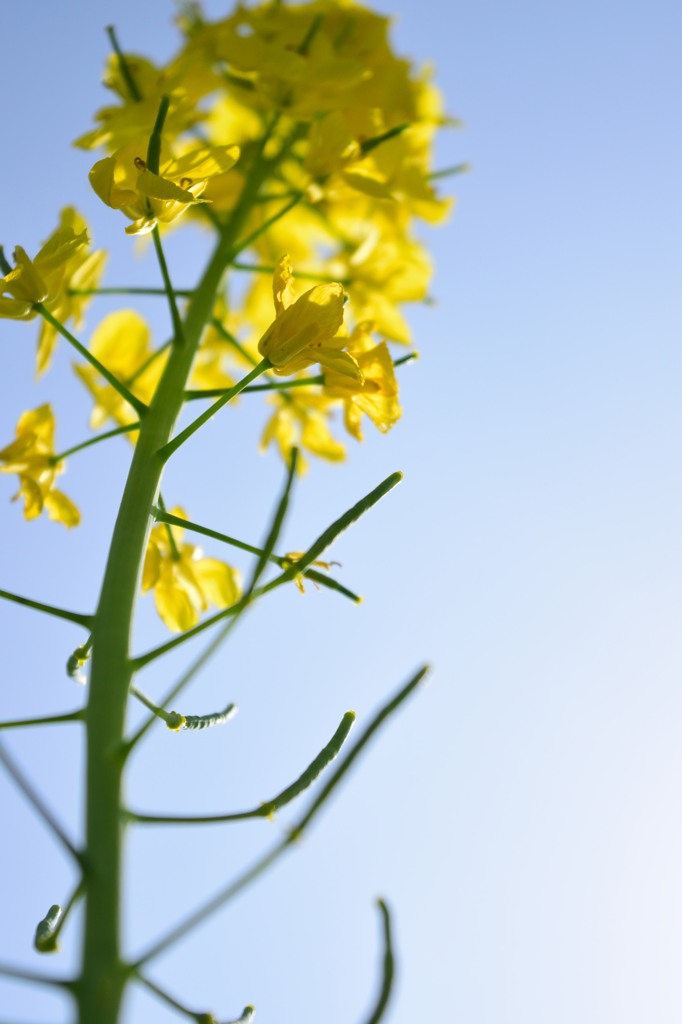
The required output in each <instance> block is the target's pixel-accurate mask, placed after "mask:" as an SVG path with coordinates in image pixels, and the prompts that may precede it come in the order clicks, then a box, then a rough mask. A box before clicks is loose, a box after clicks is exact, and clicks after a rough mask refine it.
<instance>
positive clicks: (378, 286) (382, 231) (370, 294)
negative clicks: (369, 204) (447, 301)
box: [328, 202, 432, 344]
mask: <svg viewBox="0 0 682 1024" xmlns="http://www.w3.org/2000/svg"><path fill="white" fill-rule="evenodd" d="M375 206H376V204H375ZM364 207H365V204H364V202H363V203H360V204H359V206H358V208H357V209H356V210H352V209H351V208H349V207H347V208H346V210H345V211H344V212H341V211H340V212H339V217H338V223H339V225H340V226H342V228H343V230H344V232H345V233H347V234H348V236H349V239H350V238H355V239H357V245H356V248H355V249H349V250H348V251H347V253H345V254H344V255H343V256H342V257H339V258H336V259H333V260H332V261H331V262H330V264H329V267H328V269H329V271H330V273H332V274H339V276H343V277H346V278H348V279H349V284H348V294H349V296H350V306H351V308H352V310H353V314H354V316H355V317H356V318H357V319H358V320H372V321H374V323H375V324H376V329H377V330H378V331H379V332H380V333H381V334H383V335H384V336H385V337H386V338H388V339H389V340H390V341H397V342H399V343H401V344H409V343H410V328H409V325H408V324H407V321H406V320H405V318H404V316H403V315H402V312H401V310H400V306H401V305H402V304H403V303H405V302H420V301H423V300H424V299H425V298H426V296H427V293H428V287H429V281H430V278H431V270H432V268H431V260H430V258H429V255H428V253H427V252H426V250H425V248H424V247H423V245H421V244H420V243H419V242H417V241H416V240H415V239H413V238H411V237H409V235H408V234H407V232H406V231H405V230H404V229H403V228H402V226H401V225H400V223H399V222H396V220H395V219H392V218H391V217H390V216H388V215H386V213H380V212H379V211H378V210H377V209H376V208H375V209H374V211H373V216H372V219H371V221H369V219H368V217H367V215H366V212H365V208H364ZM368 223H369V227H368Z"/></svg>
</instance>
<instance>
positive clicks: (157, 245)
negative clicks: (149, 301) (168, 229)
mask: <svg viewBox="0 0 682 1024" xmlns="http://www.w3.org/2000/svg"><path fill="white" fill-rule="evenodd" d="M152 239H153V241H154V249H155V250H156V258H157V260H158V261H159V268H160V270H161V276H162V277H163V284H164V290H165V292H166V297H167V299H168V306H169V308H170V314H171V322H172V324H173V336H174V337H175V339H176V342H177V344H178V345H183V344H184V341H185V338H184V332H183V328H182V319H181V317H180V312H179V310H178V304H177V302H176V301H175V294H176V293H175V291H174V290H173V285H172V283H171V279H170V274H169V272H168V264H167V263H166V256H165V253H164V251H163V244H162V242H161V233H160V232H159V227H158V225H155V226H154V228H153V229H152Z"/></svg>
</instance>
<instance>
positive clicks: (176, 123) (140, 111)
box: [74, 53, 219, 153]
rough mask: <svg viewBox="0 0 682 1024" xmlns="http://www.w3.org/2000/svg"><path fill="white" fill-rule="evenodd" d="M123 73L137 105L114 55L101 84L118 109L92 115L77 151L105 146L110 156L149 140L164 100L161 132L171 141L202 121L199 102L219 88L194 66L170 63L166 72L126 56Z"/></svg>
mask: <svg viewBox="0 0 682 1024" xmlns="http://www.w3.org/2000/svg"><path fill="white" fill-rule="evenodd" d="M125 60H126V65H127V69H128V71H129V73H130V75H131V77H132V79H133V81H134V83H135V87H136V89H137V91H138V93H139V94H140V97H141V98H140V99H136V98H135V99H134V98H133V97H132V96H131V95H130V87H129V84H128V82H127V81H126V79H125V77H124V76H123V73H122V71H121V61H120V59H119V58H118V56H117V55H116V54H113V53H112V54H111V55H110V56H109V58H108V60H107V65H106V68H105V73H104V79H103V84H104V85H105V86H106V87H107V88H108V89H111V90H112V92H114V93H116V95H117V96H118V97H119V99H120V100H121V105H120V106H107V107H102V108H101V109H100V110H98V111H97V113H96V114H95V121H97V122H98V126H97V127H96V128H94V129H93V130H92V131H89V132H86V133H85V134H84V135H81V136H80V137H79V138H78V139H76V140H75V142H74V145H75V146H78V147H79V148H80V149H97V148H98V147H100V146H105V147H106V149H107V150H108V151H109V152H110V153H113V152H115V151H116V150H117V149H120V148H121V146H125V145H127V143H129V142H131V141H132V140H134V139H137V138H139V137H140V136H144V137H146V138H149V135H150V133H151V130H152V127H153V125H154V121H155V119H156V115H157V112H158V109H159V103H160V102H161V98H162V97H163V96H170V97H171V105H170V109H169V111H168V116H167V118H166V123H165V128H164V130H165V132H166V134H168V135H171V136H172V137H173V138H175V137H177V136H178V135H180V134H181V133H182V132H184V131H187V130H190V129H192V128H193V127H194V126H195V125H196V124H197V123H198V122H200V121H202V120H203V119H204V117H205V116H206V115H205V113H204V112H203V111H201V110H198V109H197V108H196V103H197V100H198V99H200V98H201V96H202V95H204V94H205V93H208V92H213V91H214V90H215V88H216V86H217V85H218V84H219V82H218V81H217V79H216V76H215V74H214V73H213V72H212V71H211V70H210V69H209V68H207V67H206V66H205V65H204V67H199V66H198V65H197V64H196V63H195V64H194V66H190V65H189V63H188V61H187V60H186V59H185V60H182V61H181V63H178V61H175V62H171V63H170V64H169V65H168V66H167V67H165V68H158V67H156V65H154V64H152V62H151V61H150V60H147V58H146V57H141V56H139V55H138V54H133V53H128V54H126V56H125Z"/></svg>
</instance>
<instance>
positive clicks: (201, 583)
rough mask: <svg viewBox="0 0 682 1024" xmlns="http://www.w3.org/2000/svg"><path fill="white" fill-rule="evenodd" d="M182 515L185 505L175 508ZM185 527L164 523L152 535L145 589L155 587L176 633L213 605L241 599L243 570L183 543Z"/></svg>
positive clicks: (224, 605) (160, 607)
mask: <svg viewBox="0 0 682 1024" xmlns="http://www.w3.org/2000/svg"><path fill="white" fill-rule="evenodd" d="M171 514H172V515H174V516H177V517H178V518H180V519H185V518H186V516H185V514H184V512H183V511H182V509H179V508H174V509H171ZM184 532H185V531H184V530H183V529H182V528H181V527H178V526H168V525H166V524H164V523H160V524H159V525H158V526H155V527H154V529H153V530H152V532H151V536H150V538H149V544H148V546H147V554H146V556H145V560H144V568H143V571H142V589H143V590H153V591H154V603H155V605H156V610H157V612H158V613H159V615H160V617H161V618H162V619H163V621H164V622H165V624H166V625H167V626H168V628H169V629H170V630H171V631H172V632H173V633H184V632H185V630H187V629H191V628H192V626H196V624H197V622H198V621H199V616H200V614H201V613H202V612H205V611H206V610H207V608H208V607H209V605H211V604H212V605H215V607H216V608H228V607H229V606H230V605H233V604H235V603H236V602H237V601H238V600H239V596H240V594H241V588H240V584H239V574H238V573H237V571H236V569H232V568H231V567H230V566H229V565H226V564H225V562H220V561H219V560H218V559H217V558H202V557H201V549H200V548H198V547H195V545H193V544H183V543H182V538H183V535H184Z"/></svg>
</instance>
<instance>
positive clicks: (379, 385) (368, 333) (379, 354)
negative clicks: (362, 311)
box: [324, 321, 402, 441]
mask: <svg viewBox="0 0 682 1024" xmlns="http://www.w3.org/2000/svg"><path fill="white" fill-rule="evenodd" d="M373 327H374V324H372V323H371V322H368V321H365V322H363V323H360V324H358V325H357V327H356V328H355V330H354V331H353V333H352V335H351V338H350V342H349V344H348V347H349V349H350V350H351V352H352V353H353V355H354V356H355V358H356V359H357V361H358V365H359V366H360V369H361V370H362V373H363V378H364V379H363V382H362V384H358V383H356V382H355V381H353V380H351V379H350V378H349V377H345V376H343V375H342V374H340V373H334V372H330V373H326V374H325V377H324V383H325V386H324V390H325V394H327V395H329V396H330V397H333V398H341V399H342V400H343V403H344V423H345V426H346V429H347V430H348V433H349V434H352V435H353V437H355V438H357V440H358V441H362V429H361V421H362V416H363V413H364V414H365V415H366V416H369V418H370V419H371V421H372V423H374V425H375V426H376V427H378V428H379V430H380V431H381V432H382V434H385V433H387V431H389V430H390V429H391V427H392V426H394V424H395V423H397V422H398V420H399V419H400V415H401V412H402V410H401V408H400V405H399V404H398V382H397V381H396V379H395V371H394V369H393V360H392V359H391V354H390V352H389V351H388V346H387V345H386V342H385V341H382V342H381V343H380V344H379V345H375V344H374V342H373V341H372V329H373Z"/></svg>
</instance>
